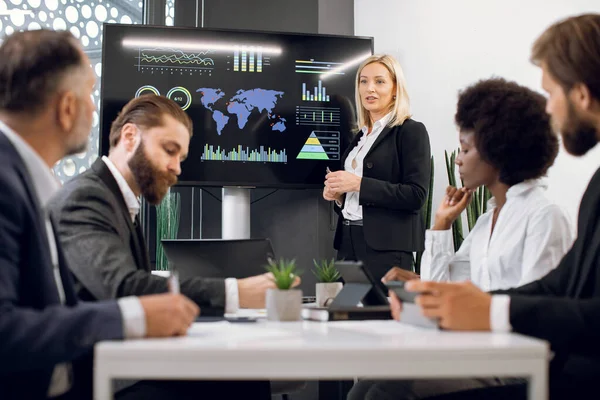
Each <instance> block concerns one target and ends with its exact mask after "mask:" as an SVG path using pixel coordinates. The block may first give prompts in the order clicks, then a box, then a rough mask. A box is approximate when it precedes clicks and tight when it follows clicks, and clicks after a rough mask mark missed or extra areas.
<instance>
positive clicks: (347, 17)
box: [318, 0, 354, 35]
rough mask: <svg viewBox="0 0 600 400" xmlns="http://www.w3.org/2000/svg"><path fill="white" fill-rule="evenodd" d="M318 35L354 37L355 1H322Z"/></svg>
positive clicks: (320, 2)
mask: <svg viewBox="0 0 600 400" xmlns="http://www.w3.org/2000/svg"><path fill="white" fill-rule="evenodd" d="M318 33H328V34H332V35H354V0H320V1H319V26H318Z"/></svg>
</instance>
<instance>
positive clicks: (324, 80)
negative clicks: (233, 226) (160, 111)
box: [100, 24, 373, 187]
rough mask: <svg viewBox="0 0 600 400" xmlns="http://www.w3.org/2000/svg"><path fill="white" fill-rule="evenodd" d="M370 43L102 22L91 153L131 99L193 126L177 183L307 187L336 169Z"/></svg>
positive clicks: (352, 120) (104, 146) (352, 117)
mask: <svg viewBox="0 0 600 400" xmlns="http://www.w3.org/2000/svg"><path fill="white" fill-rule="evenodd" d="M372 52H373V40H372V38H357V37H342V36H330V35H300V34H282V33H266V32H247V31H230V30H227V31H225V30H209V29H201V28H173V27H149V26H140V25H114V24H106V25H105V26H104V50H103V62H102V97H101V135H100V153H101V154H107V153H108V134H109V131H110V124H111V122H112V121H113V120H114V119H115V118H116V116H117V113H118V112H119V110H120V109H121V108H122V107H123V106H124V105H125V104H126V103H127V102H128V101H129V100H131V99H132V98H133V97H136V96H141V95H144V94H147V93H154V94H160V95H164V96H167V97H169V98H171V99H173V100H174V101H176V102H177V103H178V104H179V105H180V106H181V107H182V108H183V109H184V110H186V112H187V113H188V114H189V115H190V117H191V118H192V120H193V122H194V135H193V137H192V139H191V142H190V152H189V155H188V158H187V160H186V161H184V162H183V164H182V173H181V176H180V177H179V178H180V179H179V181H180V184H188V185H202V186H256V187H315V186H321V185H322V184H323V181H324V175H325V169H326V167H329V168H331V169H332V170H334V169H338V168H339V162H340V161H339V160H340V155H341V154H342V153H343V151H344V150H345V148H346V146H347V144H348V142H349V140H350V138H351V135H352V132H351V130H352V127H353V125H354V123H355V119H356V118H355V109H354V86H355V78H356V70H357V68H358V65H359V64H360V62H362V61H363V60H364V59H365V58H367V57H368V56H370V55H371V54H372Z"/></svg>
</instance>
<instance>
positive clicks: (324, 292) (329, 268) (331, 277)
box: [313, 258, 343, 307]
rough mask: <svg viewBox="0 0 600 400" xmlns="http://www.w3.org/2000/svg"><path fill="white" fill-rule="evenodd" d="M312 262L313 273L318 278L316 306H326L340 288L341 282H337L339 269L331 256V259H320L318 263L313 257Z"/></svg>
mask: <svg viewBox="0 0 600 400" xmlns="http://www.w3.org/2000/svg"><path fill="white" fill-rule="evenodd" d="M313 264H314V265H315V269H314V270H313V274H314V275H315V276H316V277H317V279H318V280H319V282H317V287H316V291H315V293H316V297H317V299H316V301H317V307H327V306H328V305H329V304H330V303H331V302H332V301H333V299H335V296H337V295H338V293H339V292H340V290H342V286H343V284H342V282H338V280H339V279H340V271H338V269H337V268H336V267H335V260H334V259H333V258H332V259H331V260H321V262H320V263H319V262H317V260H314V259H313Z"/></svg>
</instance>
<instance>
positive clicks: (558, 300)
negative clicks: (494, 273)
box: [494, 169, 600, 386]
mask: <svg viewBox="0 0 600 400" xmlns="http://www.w3.org/2000/svg"><path fill="white" fill-rule="evenodd" d="M494 293H507V294H509V295H510V323H511V325H512V328H513V331H515V332H518V333H522V334H525V335H529V336H534V337H537V338H541V339H544V340H547V341H548V342H550V345H551V347H552V350H553V351H554V352H555V353H556V356H555V357H554V359H553V361H552V364H551V372H553V374H558V375H559V378H560V377H565V376H571V377H577V379H578V380H580V381H581V382H583V381H588V382H590V383H591V384H592V385H594V386H597V382H598V380H599V379H600V169H599V170H598V171H596V173H595V174H594V176H593V177H592V179H591V181H590V183H589V185H588V187H587V190H586V192H585V194H584V195H583V198H582V200H581V205H580V208H579V217H578V228H577V239H576V240H575V242H574V244H573V247H572V248H571V250H569V252H568V253H567V254H566V255H565V256H564V257H563V259H562V260H561V262H560V264H559V265H558V267H557V268H556V269H554V270H552V271H551V272H549V273H548V274H547V275H546V276H544V277H543V278H541V279H539V280H537V281H535V282H532V283H530V284H528V285H525V286H522V287H519V288H516V289H511V290H507V291H498V292H494ZM550 381H551V382H552V381H553V379H551V380H550Z"/></svg>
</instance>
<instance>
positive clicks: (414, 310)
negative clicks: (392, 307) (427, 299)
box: [385, 281, 439, 329]
mask: <svg viewBox="0 0 600 400" xmlns="http://www.w3.org/2000/svg"><path fill="white" fill-rule="evenodd" d="M404 283H405V282H396V281H394V282H387V283H386V284H385V285H386V286H387V287H388V289H389V290H391V291H392V292H394V293H395V294H396V296H398V298H399V299H400V301H401V302H402V312H401V313H400V321H401V322H403V323H406V324H411V325H416V326H420V327H422V328H431V329H439V324H438V321H437V320H436V319H434V318H428V317H426V316H424V315H423V313H422V311H421V307H419V306H418V305H416V304H415V298H416V297H417V296H419V295H421V294H426V293H428V292H409V291H408V290H406V289H405V288H404Z"/></svg>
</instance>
